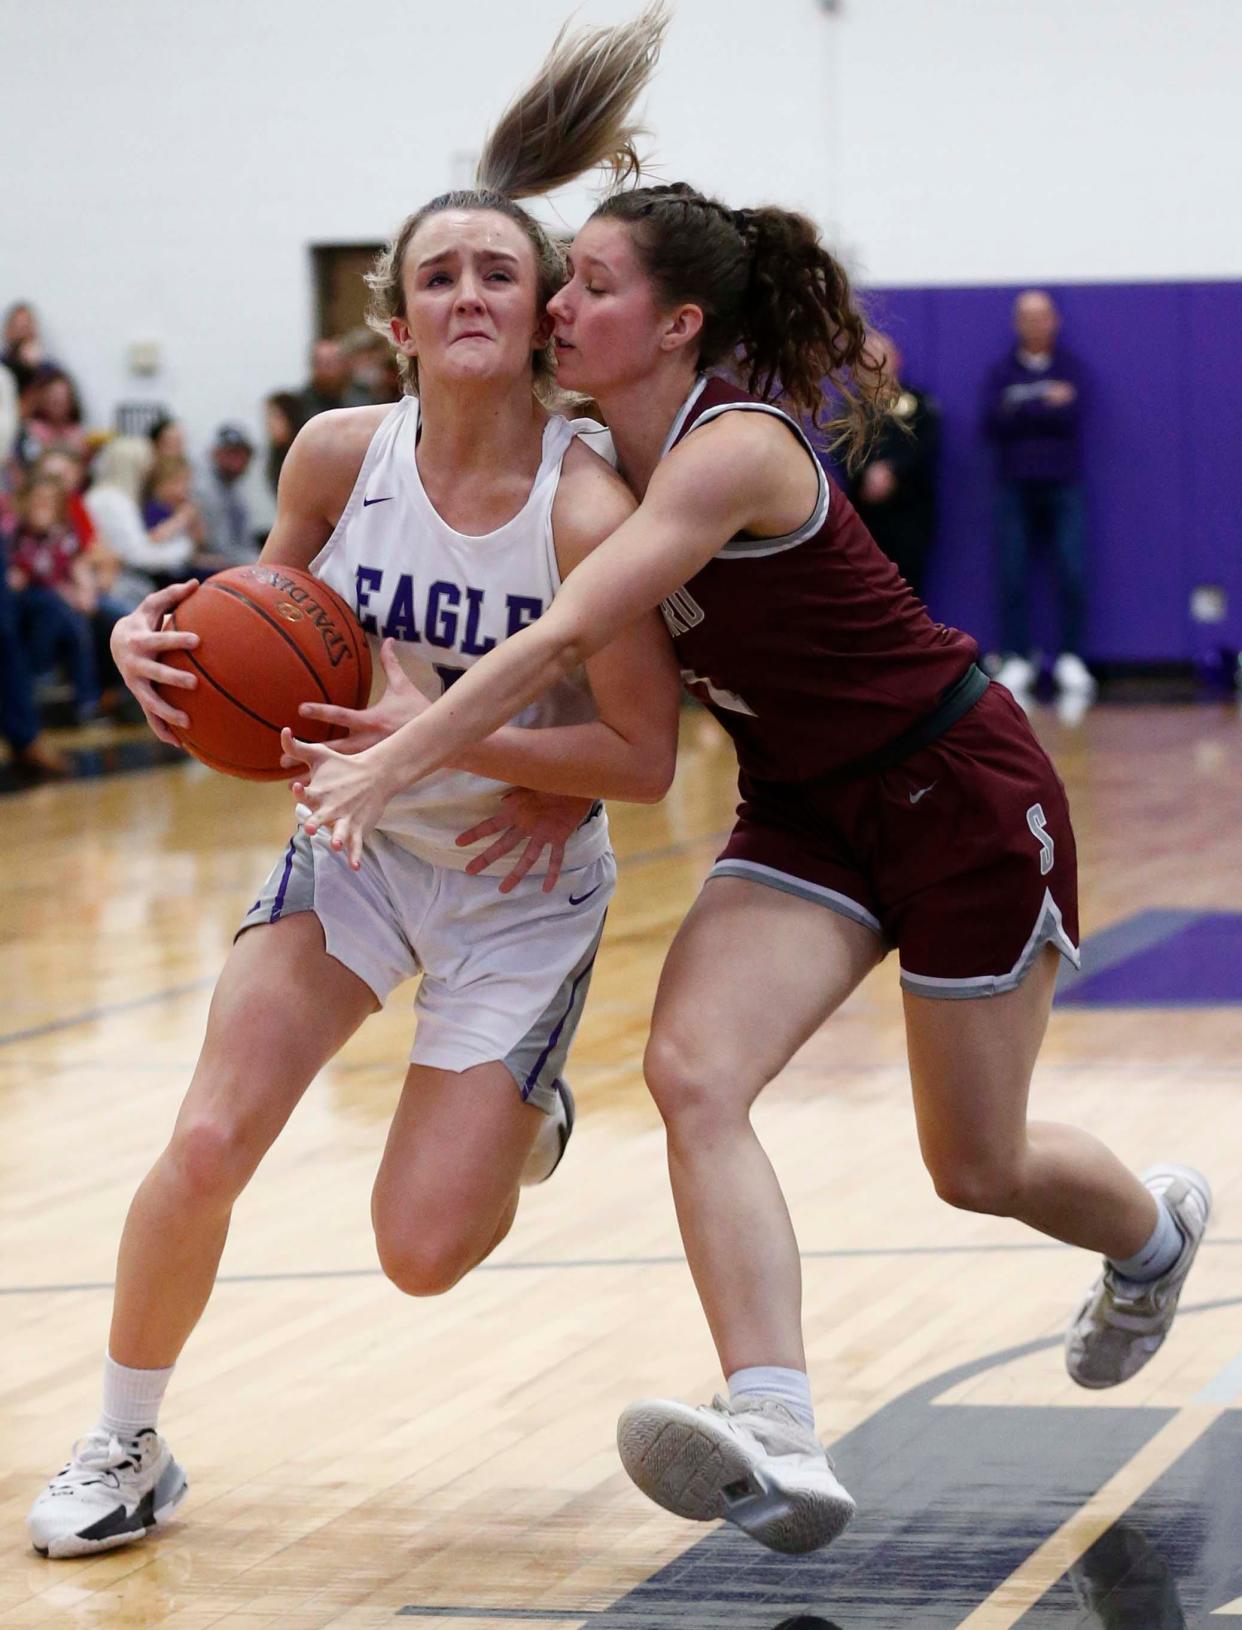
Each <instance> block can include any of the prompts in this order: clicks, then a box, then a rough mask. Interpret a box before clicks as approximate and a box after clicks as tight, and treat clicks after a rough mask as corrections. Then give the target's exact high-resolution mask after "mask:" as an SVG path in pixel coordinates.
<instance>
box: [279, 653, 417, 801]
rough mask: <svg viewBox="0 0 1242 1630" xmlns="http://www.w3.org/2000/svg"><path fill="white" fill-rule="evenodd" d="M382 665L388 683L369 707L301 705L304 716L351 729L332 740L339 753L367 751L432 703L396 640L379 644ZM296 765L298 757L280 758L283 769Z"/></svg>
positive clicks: (313, 703)
mask: <svg viewBox="0 0 1242 1630" xmlns="http://www.w3.org/2000/svg"><path fill="white" fill-rule="evenodd" d="M380 666H381V667H382V668H383V670H384V678H385V680H386V682H387V683H386V685H385V688H384V694H383V695H382V696H380V697H378V698H377V699H376V700H375V701H374V702H372V704H371V705H370V707H359V708H353V707H334V706H333V705H332V703H331V702H303V703H302V705H301V707H300V708H299V709H298V712H299V713H300V714H301V715H302V717H303V718H304V719H318V720H319V721H320V723H322V724H335V725H339V726H340V727H341V728H342V729H344V730H347V731H348V732H349V734H348V735H346V736H344V737H342V738H340V739H339V740H337V741H334V742H333V743H332V745H333V747H334V748H335V749H336V751H337V752H338V753H346V754H354V753H365V752H366V750H367V748H368V747H374V746H375V744H376V742H377V741H384V740H385V739H386V738H387V737H388V736H391V735H394V734H395V733H396V731H398V730H400V728H401V726H402V725H403V724H409V722H410V720H411V719H417V718H418V716H419V714H420V713H425V712H426V710H427V709H428V708H429V707H430V706H431V703H430V702H429V701H428V700H427V698H426V697H425V696H424V695H423V693H422V691H420V690H419V688H418V686H417V685H416V684H415V683H414V681H413V680H412V679H411V678H410V676H409V674H407V673H406V671H405V669H404V668H403V667H402V666H401V663H400V662H399V661H398V660H397V646H396V642H395V641H394V640H385V641H384V643H383V644H382V645H381V646H380ZM295 765H296V761H295V760H292V759H289V760H288V761H286V760H285V759H282V760H281V768H282V769H285V770H291V769H293V768H295Z"/></svg>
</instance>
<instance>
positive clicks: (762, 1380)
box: [729, 1364, 815, 1432]
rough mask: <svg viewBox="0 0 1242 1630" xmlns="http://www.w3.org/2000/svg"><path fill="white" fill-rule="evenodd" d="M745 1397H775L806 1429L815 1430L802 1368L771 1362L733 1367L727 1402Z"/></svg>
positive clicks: (807, 1385)
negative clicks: (791, 1367)
mask: <svg viewBox="0 0 1242 1630" xmlns="http://www.w3.org/2000/svg"><path fill="white" fill-rule="evenodd" d="M745 1398H778V1399H779V1400H780V1402H781V1403H783V1404H784V1405H785V1408H786V1409H788V1410H790V1411H791V1412H792V1414H793V1415H794V1416H796V1418H797V1419H798V1420H800V1421H801V1422H802V1424H803V1426H805V1427H806V1429H807V1431H808V1432H813V1431H814V1430H815V1405H814V1404H813V1403H812V1402H811V1383H810V1380H809V1379H808V1377H807V1374H806V1371H805V1370H783V1369H781V1368H780V1367H779V1366H777V1365H775V1364H754V1365H751V1366H750V1367H749V1368H748V1369H745V1370H734V1372H733V1374H732V1375H731V1376H730V1377H729V1402H730V1403H731V1404H737V1403H741V1402H742V1400H743V1399H745Z"/></svg>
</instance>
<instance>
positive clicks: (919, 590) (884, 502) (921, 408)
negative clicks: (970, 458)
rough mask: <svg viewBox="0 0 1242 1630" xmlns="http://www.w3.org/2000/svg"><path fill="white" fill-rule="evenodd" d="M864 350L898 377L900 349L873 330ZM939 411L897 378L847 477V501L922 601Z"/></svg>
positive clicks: (933, 518) (933, 503)
mask: <svg viewBox="0 0 1242 1630" xmlns="http://www.w3.org/2000/svg"><path fill="white" fill-rule="evenodd" d="M867 349H868V351H869V352H870V353H871V355H872V356H873V357H874V358H875V359H876V361H877V363H878V364H879V366H880V367H881V368H882V369H883V371H884V372H885V373H886V374H888V375H889V376H890V377H891V378H893V379H897V380H901V379H902V358H901V352H900V351H899V350H898V349H897V347H896V345H895V344H894V343H893V341H892V340H891V339H890V338H889V336H888V335H887V334H880V333H876V332H874V331H873V332H872V333H871V334H870V336H869V337H868V340H867ZM939 453H940V410H939V408H938V407H937V406H936V404H935V402H934V401H933V400H932V398H931V397H930V396H928V395H926V394H925V392H923V391H916V390H911V389H910V388H909V387H908V386H907V385H906V384H905V382H904V380H903V381H902V388H901V395H900V396H899V397H898V398H897V401H896V402H895V403H894V405H893V411H892V417H891V418H888V419H885V421H884V423H883V425H882V426H881V428H880V429H879V431H878V432H877V433H876V436H875V439H874V440H873V441H872V442H871V443H870V444H869V445H868V447H867V453H866V457H865V459H864V461H863V463H862V464H861V465H860V466H859V468H858V469H857V470H856V471H855V472H854V474H853V476H852V477H851V480H850V499H851V502H852V503H853V505H854V508H855V509H856V510H857V511H858V513H859V515H861V516H862V519H863V524H864V525H865V526H866V528H867V531H868V532H870V534H871V536H872V537H873V538H874V539H875V541H876V542H877V543H878V544H879V546H880V548H881V549H882V550H883V551H884V553H885V554H886V555H887V556H888V558H889V559H890V560H891V561H892V562H893V564H894V566H896V568H897V570H898V571H899V572H900V573H901V575H902V576H903V577H904V578H905V580H906V582H907V583H908V584H909V585H910V587H911V588H912V589H913V590H914V592H915V594H917V595H918V597H919V599H920V600H926V598H927V595H926V592H925V589H924V585H925V582H926V578H927V557H928V554H929V553H930V551H931V544H932V534H933V533H934V531H935V527H936V461H937V459H938V457H939Z"/></svg>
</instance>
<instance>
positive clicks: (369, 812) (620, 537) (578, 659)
mask: <svg viewBox="0 0 1242 1630" xmlns="http://www.w3.org/2000/svg"><path fill="white" fill-rule="evenodd" d="M740 420H744V421H748V422H747V423H738V422H737V421H740ZM731 421H733V422H731ZM810 479H811V477H810V475H809V473H808V461H807V457H806V454H805V452H804V451H803V450H802V449H801V447H800V445H799V444H798V443H797V441H796V440H795V439H794V437H793V436H791V435H790V434H789V432H788V431H787V430H785V429H784V428H782V427H781V426H780V424H779V421H777V420H775V419H772V418H771V417H769V416H767V415H763V416H762V422H761V416H760V415H758V414H726V415H724V416H723V417H722V418H721V419H719V420H718V421H716V422H715V423H714V424H711V425H707V426H704V428H703V429H702V430H699V431H696V432H695V433H694V435H692V436H690V437H688V438H687V440H686V442H685V443H683V445H682V446H681V447H679V448H678V449H677V450H676V451H675V452H674V453H673V454H671V455H670V456H669V457H668V458H667V459H665V460H664V462H663V463H662V464H661V465H660V466H659V468H658V469H657V470H656V472H655V475H654V476H653V477H652V481H651V485H650V487H649V488H648V490H647V494H646V497H645V498H644V500H643V503H642V505H641V507H640V508H639V509H638V511H637V512H636V513H635V514H634V515H632V516H631V517H630V519H629V520H627V521H626V522H624V524H623V525H621V526H620V527H619V528H618V529H617V530H616V531H615V532H614V533H612V535H611V536H610V537H609V538H608V539H607V541H606V542H604V543H602V544H601V545H600V546H599V548H598V549H596V550H595V551H594V552H593V553H592V554H590V555H589V556H588V557H587V559H586V560H584V561H583V562H582V564H581V565H580V566H578V567H577V568H576V569H575V570H574V571H573V573H572V574H571V575H570V577H569V578H568V580H567V581H566V583H565V585H564V587H563V588H562V590H561V592H560V593H559V594H558V595H557V597H556V599H555V600H554V601H553V602H552V605H551V606H550V607H549V609H548V610H547V611H546V612H545V613H544V615H543V616H542V617H541V618H540V619H539V621H538V622H536V623H533V624H532V625H531V626H530V627H529V628H526V629H523V630H522V632H521V633H519V634H516V635H514V636H513V637H512V638H511V639H508V640H505V641H504V642H503V643H502V644H500V645H498V646H497V647H496V649H495V650H494V651H491V652H489V653H488V655H487V656H485V657H483V658H482V659H481V660H480V661H478V662H476V663H475V664H474V666H473V667H472V668H471V669H470V671H469V672H468V673H467V674H465V675H463V677H462V678H461V679H460V680H458V682H457V683H456V684H455V685H454V686H453V687H452V689H451V690H449V691H447V692H446V693H445V695H444V696H443V697H441V698H440V699H439V700H438V701H437V702H435V703H434V704H433V705H432V706H431V707H429V708H428V709H427V711H426V712H425V713H423V714H422V715H421V716H420V717H419V718H417V719H415V720H413V721H412V722H411V723H409V724H407V725H405V726H403V727H402V728H401V729H400V730H398V731H397V732H396V734H395V735H393V736H391V737H390V738H389V739H388V740H387V741H384V742H380V743H379V744H378V745H376V746H375V747H372V748H370V749H369V750H368V751H367V752H365V753H362V754H359V755H358V756H357V757H355V758H352V759H346V758H343V757H342V756H341V755H340V754H336V753H333V752H332V750H331V749H330V748H323V747H318V746H315V745H313V744H306V743H299V744H297V746H296V748H295V747H294V745H293V743H292V740H291V738H290V740H289V741H288V742H287V743H286V751H287V752H294V751H296V753H297V756H298V757H299V758H301V759H302V761H303V762H305V763H307V764H309V765H310V766H311V769H312V775H311V776H310V778H309V779H308V782H307V784H306V791H307V794H308V799H307V801H308V802H310V803H311V804H312V807H313V808H314V810H315V814H316V818H317V819H318V821H319V823H320V824H321V825H325V826H331V827H332V829H333V843H334V846H336V847H337V848H341V849H348V851H349V855H350V858H351V860H355V861H356V860H357V859H358V858H359V857H360V855H361V847H362V839H363V837H364V836H365V835H366V833H367V832H368V831H370V830H371V829H372V828H373V827H374V825H375V824H376V822H377V821H378V819H379V815H380V813H381V812H382V810H383V808H384V805H385V804H386V803H387V802H388V800H389V799H390V798H392V797H393V796H394V795H395V794H396V793H397V792H399V791H400V790H401V789H402V788H403V787H406V786H410V785H411V784H412V783H413V782H415V781H418V780H420V779H421V778H422V777H423V776H425V775H429V774H430V773H431V772H432V771H433V770H435V769H438V768H440V767H441V766H442V765H444V764H448V763H451V762H453V761H455V760H458V759H461V758H462V757H463V755H464V754H465V753H466V751H467V749H469V748H470V746H471V745H472V744H473V743H476V742H480V741H482V740H483V738H485V737H486V736H488V735H490V734H491V733H492V731H494V730H496V729H497V727H498V726H500V725H502V724H504V722H505V721H506V720H508V719H511V718H512V717H513V716H514V714H516V713H517V712H518V711H519V710H520V709H521V708H522V707H524V706H525V705H526V703H527V702H529V701H530V700H531V699H532V698H533V697H535V696H538V695H540V694H542V692H544V691H545V690H547V689H548V687H549V686H550V685H552V684H554V683H555V682H556V681H557V680H559V679H561V678H563V677H564V676H565V675H567V674H569V673H572V672H573V670H574V669H575V668H577V667H579V666H581V665H582V664H584V663H585V662H586V661H587V660H588V658H590V657H591V656H593V655H594V654H595V652H596V651H599V650H600V649H601V648H602V647H603V646H604V645H606V644H607V643H608V642H609V641H610V640H612V639H614V638H615V637H616V636H617V634H618V633H619V632H620V631H621V630H622V629H624V628H626V627H628V626H629V625H630V624H631V623H633V622H635V621H636V620H637V619H638V618H639V617H641V616H642V615H643V614H644V613H645V612H650V611H652V610H653V609H654V607H656V606H657V605H658V604H659V603H660V601H661V600H662V599H664V598H665V596H667V595H669V594H672V593H673V592H674V591H675V590H677V589H678V588H680V587H681V586H682V584H683V583H685V582H686V581H687V580H688V579H689V578H691V577H693V576H694V574H695V572H697V571H699V570H700V569H701V567H703V566H704V565H706V563H707V562H708V561H709V560H710V559H711V558H712V557H713V555H715V554H716V553H717V552H718V551H719V550H720V549H721V548H722V547H723V545H724V544H725V543H727V542H728V540H729V539H730V538H732V537H734V536H735V535H736V534H737V533H738V532H740V531H744V530H758V531H760V532H763V531H767V532H779V531H780V530H782V522H773V521H772V520H771V517H773V516H774V515H776V514H778V513H780V512H781V506H782V504H787V502H788V489H789V486H790V482H791V480H792V481H793V482H795V483H805V482H807V481H809V480H810ZM784 529H785V530H787V529H788V528H787V527H785V528H784Z"/></svg>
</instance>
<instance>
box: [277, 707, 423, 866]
mask: <svg viewBox="0 0 1242 1630" xmlns="http://www.w3.org/2000/svg"><path fill="white" fill-rule="evenodd" d="M280 746H281V750H282V752H283V753H284V755H285V758H284V759H282V763H283V762H285V760H288V761H290V762H291V763H295V764H305V765H306V766H307V768H308V769H309V770H310V775H309V776H308V777H307V778H306V779H305V780H301V781H293V782H291V783H290V790H291V791H292V793H293V796H294V797H295V798H296V799H297V801H298V802H299V803H301V804H305V805H306V806H307V808H308V810H309V811H310V813H309V814H308V815H306V816H304V817H303V820H302V830H303V831H304V832H305V833H306V835H307V837H314V835H315V833H316V832H318V830H319V828H320V827H321V826H323V827H328V828H329V829H330V830H331V832H332V847H333V848H334V849H335V850H336V851H337V852H338V853H341V854H344V855H345V857H346V858H347V859H348V861H349V864H350V865H351V866H352V867H353V869H354V870H355V871H357V870H358V868H359V867H360V866H361V865H362V845H363V841H364V840H365V839H366V837H367V836H368V834H369V833H371V832H373V831H374V830H375V828H376V826H377V825H378V824H379V819H380V816H381V815H382V814H383V813H384V806H385V805H386V804H387V803H388V801H389V799H390V798H391V797H392V796H393V794H394V793H395V792H396V790H397V789H396V788H395V787H392V786H389V785H388V784H387V780H386V777H385V775H384V766H383V761H382V759H380V758H379V757H378V755H377V753H376V750H375V749H374V748H369V749H368V750H367V751H366V752H364V753H355V754H352V755H349V754H346V753H338V752H337V751H336V749H335V748H333V747H327V746H324V745H323V744H322V743H320V742H313V741H298V740H296V738H295V737H294V734H293V732H292V730H290V729H288V727H286V728H285V729H284V730H282V731H281V733H280Z"/></svg>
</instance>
